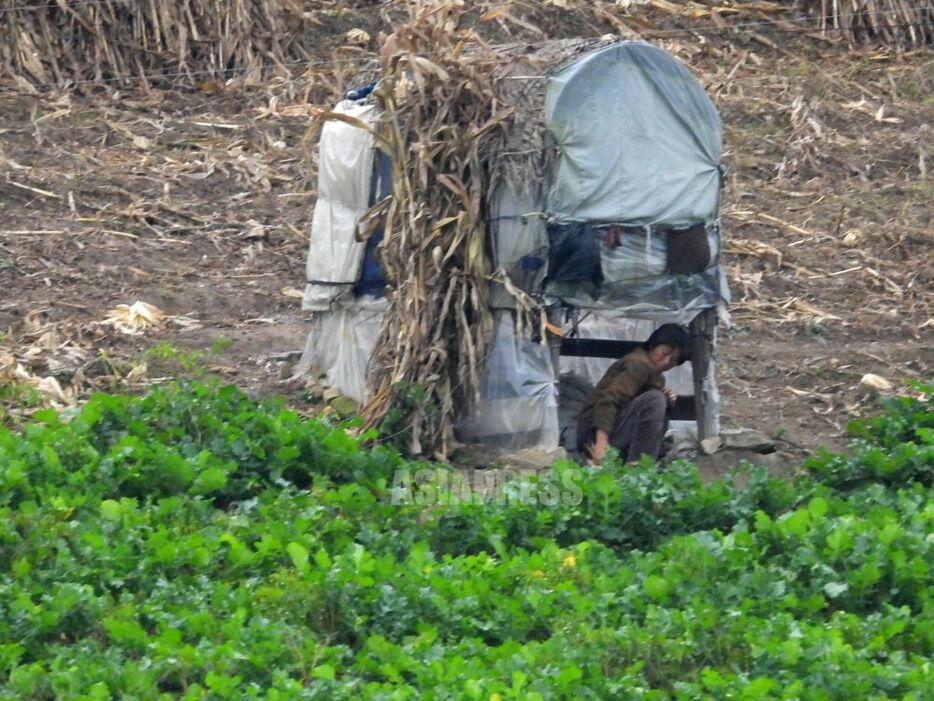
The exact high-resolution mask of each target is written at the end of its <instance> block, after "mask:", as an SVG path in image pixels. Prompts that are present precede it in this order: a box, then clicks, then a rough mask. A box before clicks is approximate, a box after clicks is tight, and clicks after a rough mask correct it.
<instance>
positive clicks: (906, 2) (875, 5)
mask: <svg viewBox="0 0 934 701" xmlns="http://www.w3.org/2000/svg"><path fill="white" fill-rule="evenodd" d="M800 4H801V6H802V7H803V8H804V9H805V10H806V11H807V12H808V13H810V14H812V15H815V16H816V18H817V22H818V26H819V27H820V28H821V29H831V28H833V29H836V30H838V31H841V32H843V34H844V36H845V37H847V39H849V40H850V41H852V42H856V43H859V42H863V41H875V42H883V43H886V44H890V45H893V46H898V47H917V46H922V45H924V44H931V43H934V0H801V3H800Z"/></svg>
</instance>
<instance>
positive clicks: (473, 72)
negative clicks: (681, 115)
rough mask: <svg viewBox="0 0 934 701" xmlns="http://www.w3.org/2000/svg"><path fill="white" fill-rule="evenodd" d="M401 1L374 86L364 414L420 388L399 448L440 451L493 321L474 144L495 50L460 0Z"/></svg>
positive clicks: (489, 98)
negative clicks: (374, 188)
mask: <svg viewBox="0 0 934 701" xmlns="http://www.w3.org/2000/svg"><path fill="white" fill-rule="evenodd" d="M409 11H410V19H409V21H408V23H407V24H405V25H404V26H402V27H401V28H399V29H398V30H397V31H396V32H395V33H394V34H393V35H392V36H391V37H389V39H387V42H386V45H385V46H384V51H383V52H382V56H383V59H382V61H383V66H382V68H383V71H382V73H383V74H382V82H381V83H380V86H379V87H378V88H377V90H376V91H375V95H376V99H377V100H378V101H379V102H380V103H381V107H382V109H383V118H382V120H381V123H380V126H379V133H378V141H379V143H380V144H381V145H382V147H383V148H385V149H386V151H387V152H388V153H389V155H390V157H391V158H392V163H393V181H392V196H391V198H390V201H389V202H388V207H387V211H386V215H385V216H386V223H385V233H384V237H385V238H384V240H383V243H382V245H381V247H380V252H381V264H382V267H383V270H384V272H385V275H386V279H387V281H388V290H387V295H388V298H389V302H390V307H389V310H388V312H387V314H386V317H385V319H384V322H383V327H382V330H381V334H380V339H379V341H378V342H377V344H376V349H375V350H374V354H373V357H372V358H371V378H370V386H371V387H372V388H373V396H372V399H371V401H370V402H369V403H368V405H367V406H366V407H365V408H364V415H365V416H366V418H367V420H368V422H369V424H370V425H376V424H379V423H380V421H381V419H382V418H383V417H384V416H385V415H386V413H387V412H388V411H389V410H390V408H392V407H393V405H394V401H395V396H396V393H397V391H398V390H399V388H405V387H411V386H417V387H419V388H420V389H421V391H422V392H423V401H422V402H421V404H420V405H419V406H416V407H414V408H409V409H407V416H405V418H404V421H403V424H404V427H405V429H407V430H408V431H409V434H408V435H409V448H410V450H411V451H412V452H413V453H422V452H431V451H432V449H433V450H434V453H435V454H436V455H440V456H444V455H446V453H447V451H448V449H449V447H450V445H451V440H452V429H453V420H454V416H455V407H457V410H458V412H460V411H463V408H464V405H465V403H468V402H471V401H474V400H476V399H477V398H478V396H479V388H480V371H481V367H482V362H483V358H484V356H485V354H486V346H487V342H488V338H489V335H490V332H491V330H492V318H491V315H490V311H489V309H488V306H487V297H488V293H487V288H488V282H489V277H490V274H491V270H490V266H489V262H488V259H487V255H486V238H485V227H484V224H483V220H482V211H481V210H482V206H483V201H484V199H483V198H484V193H485V192H486V187H487V181H488V175H487V173H486V170H485V168H486V166H485V161H484V158H483V154H484V153H485V151H486V150H487V149H486V144H487V142H488V141H489V140H490V139H491V137H492V134H494V133H495V131H496V130H497V129H499V128H500V127H501V125H502V123H503V121H504V120H505V119H506V118H507V116H508V112H507V111H501V110H502V108H500V107H498V106H496V105H495V104H494V97H493V89H492V79H491V76H492V73H493V70H494V68H495V67H496V65H497V61H496V54H495V53H494V51H493V50H492V49H488V48H485V47H483V46H480V45H479V44H478V43H477V40H476V37H475V35H474V34H473V32H471V31H470V30H466V29H463V28H461V27H460V24H459V23H460V21H461V20H462V19H463V16H464V14H465V13H466V11H467V10H466V7H465V5H464V3H463V2H456V1H455V2H447V3H444V2H413V3H411V4H410V6H409ZM468 45H471V47H472V49H471V51H469V52H465V48H466V47H467V46H468ZM387 47H388V50H387ZM397 410H398V406H397Z"/></svg>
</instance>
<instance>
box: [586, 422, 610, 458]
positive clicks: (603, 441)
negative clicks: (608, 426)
mask: <svg viewBox="0 0 934 701" xmlns="http://www.w3.org/2000/svg"><path fill="white" fill-rule="evenodd" d="M609 443H610V437H609V436H608V435H607V434H606V432H605V431H600V430H599V429H598V430H597V436H596V439H595V440H594V442H593V444H592V445H591V446H590V464H591V465H593V466H595V467H599V465H600V462H601V461H602V460H603V454H604V453H605V452H606V447H607V445H609Z"/></svg>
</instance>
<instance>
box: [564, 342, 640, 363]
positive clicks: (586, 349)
mask: <svg viewBox="0 0 934 701" xmlns="http://www.w3.org/2000/svg"><path fill="white" fill-rule="evenodd" d="M640 345H642V344H641V343H639V342H638V341H616V340H612V339H608V338H567V337H565V338H562V339H561V355H568V356H573V357H576V358H617V359H618V358H622V357H623V356H624V355H626V354H627V353H632V351H634V350H635V349H636V347H637V346H640Z"/></svg>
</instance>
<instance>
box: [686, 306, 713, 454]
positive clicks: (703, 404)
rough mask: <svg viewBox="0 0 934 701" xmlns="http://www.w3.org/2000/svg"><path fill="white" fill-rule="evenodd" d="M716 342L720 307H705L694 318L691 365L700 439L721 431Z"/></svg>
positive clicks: (692, 322)
mask: <svg viewBox="0 0 934 701" xmlns="http://www.w3.org/2000/svg"><path fill="white" fill-rule="evenodd" d="M716 344H717V310H716V309H715V308H710V309H705V310H704V311H702V312H701V313H700V314H698V315H697V316H696V317H694V320H693V321H691V365H692V367H693V369H694V406H695V413H696V414H697V439H698V440H699V441H702V440H704V439H705V438H711V437H713V436H716V435H718V434H719V433H720V412H719V410H718V401H717V385H716V380H715V378H714V352H715V349H716Z"/></svg>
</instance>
